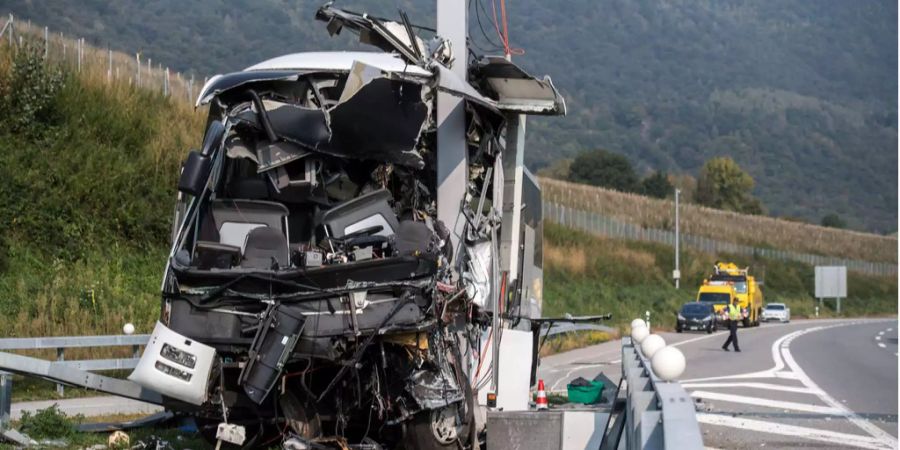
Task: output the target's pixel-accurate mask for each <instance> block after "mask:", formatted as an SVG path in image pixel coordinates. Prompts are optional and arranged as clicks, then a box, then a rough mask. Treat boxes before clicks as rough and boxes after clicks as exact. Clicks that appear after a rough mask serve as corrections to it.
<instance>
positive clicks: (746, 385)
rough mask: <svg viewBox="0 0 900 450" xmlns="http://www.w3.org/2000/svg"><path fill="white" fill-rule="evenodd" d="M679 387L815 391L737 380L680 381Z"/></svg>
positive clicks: (814, 393)
mask: <svg viewBox="0 0 900 450" xmlns="http://www.w3.org/2000/svg"><path fill="white" fill-rule="evenodd" d="M681 387H683V388H685V389H697V388H707V389H709V388H735V387H741V388H752V389H765V390H769V391H782V392H794V393H797V394H812V395H816V392H815V391H813V390H812V389H810V388H807V387H799V386H782V385H780V384H772V383H754V382H738V383H681Z"/></svg>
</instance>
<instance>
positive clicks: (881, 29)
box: [0, 0, 897, 233]
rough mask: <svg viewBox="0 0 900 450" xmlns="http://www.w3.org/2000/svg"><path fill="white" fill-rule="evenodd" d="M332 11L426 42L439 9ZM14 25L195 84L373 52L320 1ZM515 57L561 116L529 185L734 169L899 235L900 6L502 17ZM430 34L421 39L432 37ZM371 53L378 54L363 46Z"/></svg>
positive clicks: (804, 214) (780, 197)
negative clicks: (583, 165) (540, 79)
mask: <svg viewBox="0 0 900 450" xmlns="http://www.w3.org/2000/svg"><path fill="white" fill-rule="evenodd" d="M340 3H341V4H340V5H339V6H340V7H343V8H347V9H353V10H358V11H368V12H370V13H372V14H373V15H377V16H382V17H396V16H397V9H398V8H401V9H404V10H406V11H407V12H408V13H409V15H410V18H411V20H412V21H413V22H414V23H416V24H419V25H423V26H434V22H435V20H434V4H433V3H432V2H412V1H410V0H405V1H386V0H361V1H355V2H340ZM468 5H469V28H470V44H471V48H472V50H473V52H475V53H476V54H490V53H499V51H500V50H499V47H498V44H499V39H498V38H497V32H496V31H495V24H494V19H493V15H494V14H493V6H494V5H493V4H492V3H491V1H489V0H471V1H469V2H468ZM4 6H5V8H3V11H0V12H12V13H14V14H16V15H17V16H18V17H20V18H22V19H25V20H31V21H33V22H34V23H35V24H39V25H46V26H49V27H50V29H51V30H54V31H62V32H65V33H66V34H70V35H77V36H84V37H85V38H86V39H87V40H88V41H89V42H90V43H92V44H94V45H96V46H100V47H106V46H109V47H111V48H113V49H114V50H121V51H123V52H126V53H130V54H134V53H135V52H138V51H139V52H141V53H142V55H143V56H144V58H152V60H153V61H154V63H156V62H159V63H162V64H165V65H167V66H170V67H172V68H173V69H175V70H179V71H182V72H184V73H188V74H195V75H196V77H197V78H199V79H203V78H204V77H205V76H209V75H212V74H215V73H220V72H228V71H235V70H240V69H241V68H244V67H246V66H249V65H251V64H253V63H255V62H258V61H260V60H263V59H266V58H269V57H273V56H277V55H280V54H284V53H287V52H292V51H311V50H334V49H366V47H364V46H361V45H360V44H358V43H356V42H355V39H354V38H355V37H354V36H351V35H349V33H345V34H343V35H340V36H335V37H329V36H328V33H327V32H326V30H325V27H324V24H322V23H319V22H316V21H315V20H314V15H315V10H316V8H317V7H318V6H320V2H319V1H308V0H293V1H288V0H261V1H250V0H240V1H227V2H226V1H224V0H200V1H195V2H179V1H175V0H161V1H157V2H152V3H147V2H141V1H138V0H123V1H119V2H106V1H100V0H95V1H85V2H33V1H28V0H8V1H6V2H4ZM506 9H507V14H508V18H509V19H508V21H509V30H510V31H509V34H510V44H511V46H512V47H514V48H515V49H521V50H522V51H521V52H519V51H517V52H516V53H523V52H524V53H523V54H517V55H515V56H514V57H513V58H514V60H515V61H516V62H517V63H519V64H521V65H523V66H524V67H525V68H527V69H528V70H529V71H531V72H532V73H535V74H538V75H543V74H549V75H550V76H551V77H552V78H553V81H554V84H556V85H557V86H558V87H559V88H560V90H561V91H562V92H563V93H564V95H565V96H566V99H567V103H568V107H569V115H568V116H567V117H563V118H552V119H551V118H537V119H533V120H530V121H529V123H528V127H529V130H528V150H527V153H526V162H527V163H528V164H529V166H530V168H531V169H532V170H533V171H537V170H539V169H541V168H543V167H545V166H548V165H550V164H552V163H553V162H554V161H557V160H559V159H561V158H572V157H574V156H575V155H577V154H578V153H579V152H581V151H584V150H587V149H595V148H604V149H608V150H610V151H612V152H615V153H619V154H623V155H626V157H627V158H628V159H629V160H630V161H631V162H632V163H633V164H634V165H635V167H636V168H637V171H638V174H639V175H640V176H641V177H644V176H646V175H648V174H650V173H652V172H653V171H657V170H660V171H666V172H668V173H671V174H676V175H677V174H692V175H694V176H696V174H697V173H698V171H699V169H700V167H701V166H702V165H703V163H704V162H705V161H707V160H709V159H711V158H714V157H718V156H730V157H732V158H733V159H734V160H735V161H736V162H737V163H738V164H739V165H740V167H742V168H743V169H744V170H746V171H747V172H748V173H749V174H750V175H751V176H752V177H753V179H754V180H756V184H755V187H754V192H753V194H754V195H755V196H756V197H758V198H759V199H760V200H761V201H762V203H763V204H765V205H766V208H767V210H768V213H769V214H771V215H774V216H784V217H798V218H803V219H806V220H808V221H810V222H815V223H818V222H819V220H820V219H821V218H822V217H824V216H826V215H828V214H835V215H837V216H839V217H842V218H845V220H846V221H847V224H846V225H847V226H848V227H849V228H853V229H859V230H866V231H874V232H880V233H893V232H896V231H897V230H896V224H897V172H896V168H897V151H896V149H897V114H896V110H897V82H896V73H895V70H896V67H897V39H896V36H897V3H896V2H848V1H843V0H819V1H801V0H761V1H755V2H741V1H737V0H602V1H595V0H573V1H569V2H565V3H560V2H543V1H540V0H510V1H508V2H507V5H506ZM426 34H427V32H426ZM368 49H372V48H371V47H368Z"/></svg>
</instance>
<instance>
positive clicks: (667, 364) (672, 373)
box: [650, 346, 687, 381]
mask: <svg viewBox="0 0 900 450" xmlns="http://www.w3.org/2000/svg"><path fill="white" fill-rule="evenodd" d="M686 365H687V362H686V361H685V360H684V354H683V353H681V350H678V349H677V348H675V347H671V346H669V347H663V348H661V349H659V350H657V351H656V354H654V355H653V358H651V359H650V366H651V367H652V368H653V373H655V374H656V376H658V377H659V378H660V379H661V380H664V381H672V380H675V379H676V378H678V377H680V376H681V374H682V373H684V368H685V366H686Z"/></svg>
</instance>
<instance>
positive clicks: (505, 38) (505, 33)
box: [491, 0, 525, 56]
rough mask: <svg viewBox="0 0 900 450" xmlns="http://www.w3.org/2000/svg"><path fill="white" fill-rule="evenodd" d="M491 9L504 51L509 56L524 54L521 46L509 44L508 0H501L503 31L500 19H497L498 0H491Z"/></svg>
mask: <svg viewBox="0 0 900 450" xmlns="http://www.w3.org/2000/svg"><path fill="white" fill-rule="evenodd" d="M491 11H492V12H493V17H494V30H495V31H497V36H499V37H500V42H502V43H503V51H504V52H505V53H506V55H507V56H509V55H524V54H525V50H523V49H521V48H515V49H514V48H511V47H510V46H509V27H508V26H507V20H506V0H500V15H501V17H502V20H503V27H502V28H503V30H502V31H501V26H500V21H498V20H497V0H491Z"/></svg>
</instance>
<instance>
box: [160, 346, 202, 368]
mask: <svg viewBox="0 0 900 450" xmlns="http://www.w3.org/2000/svg"><path fill="white" fill-rule="evenodd" d="M159 353H160V355H162V357H163V358H166V359H168V360H169V361H172V362H174V363H178V364H181V365H182V366H184V367H187V368H188V369H193V368H194V366H196V365H197V357H196V356H194V355H192V354H190V353H188V352H186V351H183V350H179V349H177V348H175V347H172V346H171V345H169V344H163V348H162V350H161V351H160V352H159Z"/></svg>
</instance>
